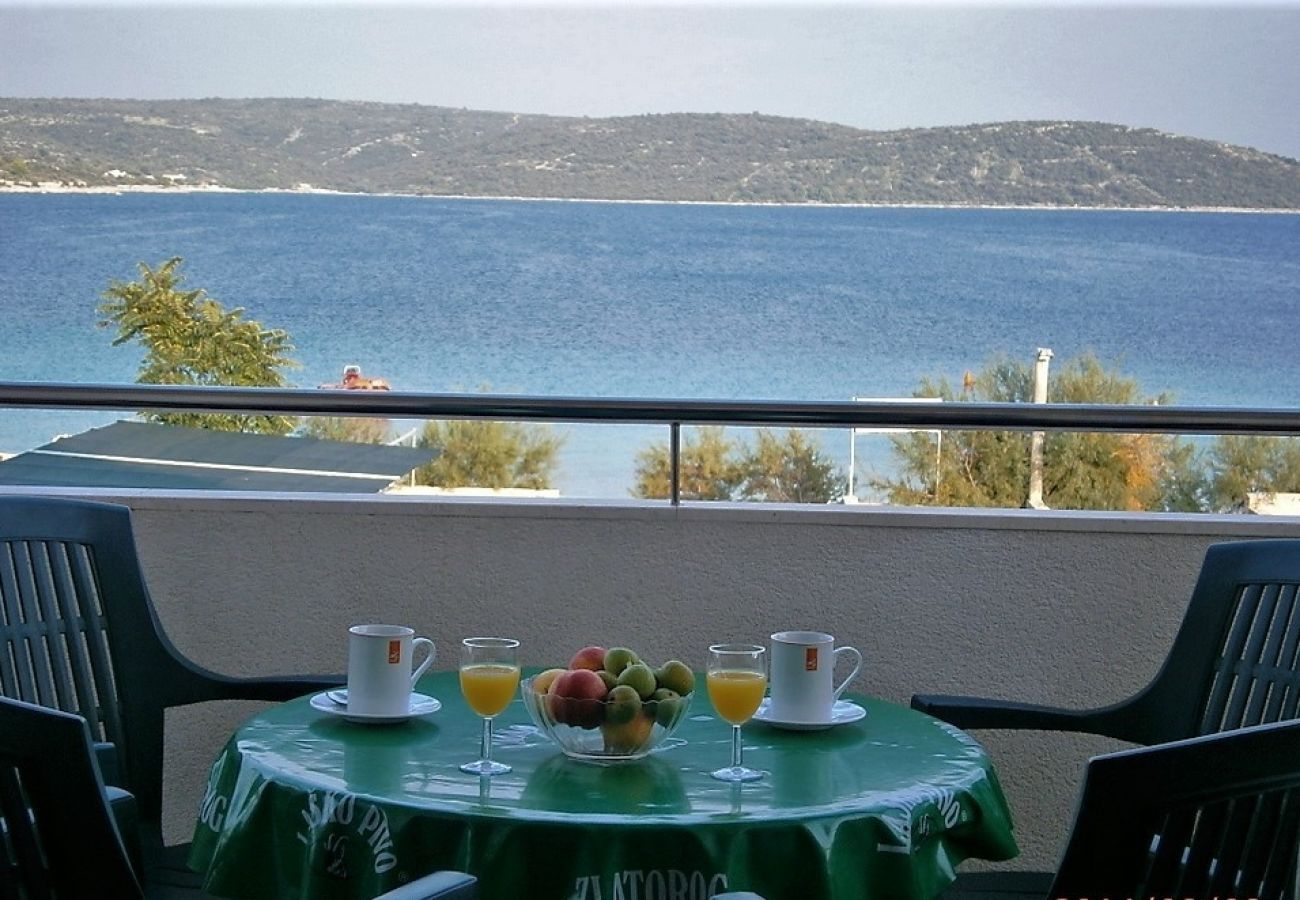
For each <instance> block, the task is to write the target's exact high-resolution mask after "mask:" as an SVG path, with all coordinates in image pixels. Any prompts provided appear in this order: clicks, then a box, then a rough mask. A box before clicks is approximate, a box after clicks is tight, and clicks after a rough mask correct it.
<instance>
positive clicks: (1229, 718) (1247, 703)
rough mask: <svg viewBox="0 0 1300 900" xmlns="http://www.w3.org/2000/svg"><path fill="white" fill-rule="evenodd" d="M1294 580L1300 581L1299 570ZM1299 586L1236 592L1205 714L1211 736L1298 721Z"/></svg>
mask: <svg viewBox="0 0 1300 900" xmlns="http://www.w3.org/2000/svg"><path fill="white" fill-rule="evenodd" d="M1294 577H1296V578H1298V579H1300V571H1297V572H1296V573H1295V575H1294ZM1297 587H1300V586H1298V585H1297V584H1294V583H1291V584H1278V583H1271V584H1270V583H1251V584H1243V585H1240V586H1239V587H1238V588H1237V591H1236V597H1235V600H1236V602H1235V603H1234V609H1233V615H1232V618H1231V620H1230V623H1229V625H1228V629H1227V634H1226V639H1225V641H1224V644H1223V651H1222V653H1221V654H1220V655H1219V658H1218V659H1217V660H1216V662H1215V665H1214V675H1213V679H1212V681H1211V684H1210V689H1209V691H1208V692H1207V696H1206V701H1205V708H1204V710H1203V711H1202V714H1201V723H1200V733H1201V734H1211V733H1213V732H1216V731H1227V730H1228V729H1231V728H1242V727H1244V726H1247V725H1260V724H1263V723H1265V722H1277V721H1279V720H1281V719H1292V718H1295V717H1296V708H1297V705H1300V671H1297V649H1298V648H1300V609H1297Z"/></svg>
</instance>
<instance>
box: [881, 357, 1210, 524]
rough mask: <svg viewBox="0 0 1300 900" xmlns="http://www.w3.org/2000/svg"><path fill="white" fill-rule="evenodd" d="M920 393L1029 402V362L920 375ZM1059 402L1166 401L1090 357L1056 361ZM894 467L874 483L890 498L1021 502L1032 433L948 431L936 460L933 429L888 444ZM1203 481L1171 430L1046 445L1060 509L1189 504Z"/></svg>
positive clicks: (1072, 436) (1075, 436)
mask: <svg viewBox="0 0 1300 900" xmlns="http://www.w3.org/2000/svg"><path fill="white" fill-rule="evenodd" d="M916 396H918V397H942V398H943V399H944V400H945V401H957V402H960V401H983V402H996V403H1027V402H1030V401H1031V400H1032V398H1033V369H1032V367H1031V366H1029V365H1027V364H1024V363H1020V362H1017V361H1014V360H1010V359H1007V358H1005V357H1003V358H999V359H997V360H995V361H994V362H993V363H991V364H990V365H989V366H987V367H986V368H985V369H984V370H983V371H981V372H980V373H979V374H978V375H976V376H975V377H974V379H973V381H969V382H967V383H965V384H963V389H962V391H961V392H960V393H957V392H956V391H954V390H953V389H952V387H951V385H950V383H949V382H948V381H947V379H939V380H938V381H932V380H930V379H926V380H923V381H922V383H921V387H920V388H919V389H918V391H917V392H916ZM1048 399H1049V400H1051V401H1052V402H1057V403H1114V404H1141V403H1167V402H1168V397H1165V396H1161V397H1156V398H1146V397H1143V395H1142V391H1141V387H1140V386H1139V384H1138V383H1137V381H1135V380H1134V379H1131V378H1128V377H1126V376H1124V375H1122V374H1120V373H1119V372H1116V371H1112V370H1109V369H1107V368H1106V367H1105V366H1103V365H1102V364H1101V362H1100V361H1099V360H1097V358H1096V357H1095V356H1093V355H1092V354H1084V355H1083V356H1080V357H1078V358H1076V359H1073V360H1069V361H1067V362H1065V363H1064V364H1062V365H1060V366H1059V367H1058V369H1057V372H1056V373H1055V375H1054V376H1053V378H1052V382H1051V384H1050V386H1049V391H1048ZM892 443H893V449H894V454H895V458H896V460H897V461H898V463H899V465H898V467H897V468H898V474H897V475H896V476H894V477H892V478H884V479H878V480H876V481H874V482H873V486H874V487H875V488H877V489H878V490H881V491H882V492H883V493H884V494H885V496H886V497H887V499H888V500H889V501H890V502H891V503H899V504H912V505H936V506H985V507H1016V506H1023V505H1024V503H1025V501H1026V499H1027V497H1028V489H1029V443H1030V435H1029V434H1028V433H1026V432H989V431H956V432H944V433H943V436H942V442H941V443H942V449H941V453H940V455H939V461H938V465H937V467H936V461H935V444H934V438H933V436H932V435H930V434H928V433H925V432H916V433H910V434H906V435H902V436H899V437H896V438H894V439H893V441H892ZM1201 493H1202V486H1201V482H1200V478H1199V475H1198V472H1197V463H1196V458H1195V452H1194V448H1193V447H1192V446H1191V445H1190V444H1188V443H1186V442H1185V441H1182V440H1180V439H1178V438H1177V437H1174V436H1170V435H1156V434H1128V435H1124V434H1109V433H1079V432H1049V433H1048V434H1047V435H1046V436H1045V440H1044V446H1043V499H1044V502H1045V503H1046V504H1047V505H1048V506H1049V507H1053V508H1058V509H1114V510H1143V509H1151V510H1170V509H1179V510H1189V509H1196V508H1198V507H1199V502H1200V496H1201Z"/></svg>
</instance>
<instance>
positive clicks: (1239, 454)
mask: <svg viewBox="0 0 1300 900" xmlns="http://www.w3.org/2000/svg"><path fill="white" fill-rule="evenodd" d="M1208 457H1209V458H1208V461H1207V465H1206V468H1207V470H1208V471H1207V474H1206V481H1207V482H1208V487H1207V489H1206V493H1207V495H1208V506H1209V508H1210V509H1211V510H1213V511H1215V512H1239V511H1241V510H1244V509H1246V508H1247V506H1248V503H1249V495H1250V494H1252V493H1260V494H1276V493H1280V492H1284V491H1285V492H1295V491H1300V439H1297V438H1278V437H1255V436H1251V435H1222V436H1220V437H1219V438H1218V439H1217V440H1215V442H1214V445H1213V446H1212V447H1211V448H1210V451H1209V453H1208Z"/></svg>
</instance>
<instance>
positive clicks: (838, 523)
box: [97, 494, 1300, 868]
mask: <svg viewBox="0 0 1300 900" xmlns="http://www.w3.org/2000/svg"><path fill="white" fill-rule="evenodd" d="M97 496H98V497H100V498H101V499H111V500H120V501H122V502H126V503H128V504H130V505H131V506H132V507H133V508H134V510H135V523H136V528H137V532H138V540H139V543H140V546H141V552H142V555H143V558H144V565H145V568H146V574H147V577H148V580H149V584H150V586H151V590H152V593H153V597H154V601H155V603H156V604H157V607H158V610H159V614H160V616H161V618H162V620H163V623H164V626H165V627H166V629H167V631H168V633H169V634H170V635H171V637H172V638H173V640H174V641H175V643H176V644H177V645H178V646H179V647H180V648H181V650H182V651H183V652H185V653H186V654H187V655H189V656H190V657H192V658H193V659H195V660H197V661H198V662H200V663H202V664H204V665H207V666H210V667H212V668H214V669H218V670H220V671H224V672H229V673H234V674H269V673H275V672H341V671H343V670H344V669H345V667H346V640H345V630H346V628H347V627H348V626H349V625H352V624H356V623H358V622H363V621H382V622H393V623H404V624H409V625H411V626H413V627H414V628H415V629H416V630H417V632H418V633H421V634H426V635H428V636H430V637H432V638H433V639H434V640H435V641H436V642H437V644H438V648H439V657H438V662H437V666H439V667H442V668H451V667H454V666H455V664H456V649H457V647H456V644H457V641H458V640H459V639H460V638H461V637H464V636H467V635H475V634H507V635H510V636H515V637H518V638H520V639H521V640H522V641H523V647H522V657H523V662H524V663H525V664H528V665H534V664H535V665H554V664H558V663H561V662H563V661H564V660H565V659H566V658H567V656H568V654H569V653H570V652H571V651H572V650H575V649H577V648H578V647H580V646H582V645H584V644H588V643H618V644H624V643H625V644H629V645H631V646H633V647H635V648H637V649H638V650H640V651H642V652H643V653H644V654H645V655H647V656H648V657H649V658H651V659H662V658H668V657H673V656H677V657H681V658H682V659H685V660H687V661H689V662H690V663H692V664H693V665H694V666H696V667H697V668H702V667H703V665H704V659H705V648H706V646H707V645H708V644H709V643H710V642H712V641H715V640H753V641H764V640H766V638H767V635H768V634H770V633H771V632H773V631H776V630H780V629H785V628H811V629H820V630H825V631H830V632H833V633H834V634H835V635H836V636H837V638H839V640H840V641H841V642H844V643H850V644H853V645H855V646H857V647H859V648H860V649H861V650H862V652H863V655H864V656H865V659H866V662H865V665H864V668H863V672H862V674H861V676H860V677H859V679H858V680H857V682H856V683H855V685H854V690H857V691H862V692H866V693H870V694H875V695H878V696H881V697H885V698H888V699H891V700H896V701H898V702H901V703H905V702H906V701H907V699H908V697H909V696H910V695H911V694H912V693H914V692H956V693H979V694H989V695H993V696H1001V697H1007V698H1014V699H1018V700H1025V701H1033V702H1042V703H1059V704H1066V705H1078V706H1091V705H1099V704H1104V703H1107V702H1111V701H1114V700H1117V699H1120V698H1122V697H1124V696H1126V695H1127V694H1129V693H1130V692H1132V691H1133V690H1135V689H1137V688H1138V687H1140V686H1141V685H1142V684H1144V683H1145V682H1146V681H1147V680H1148V679H1149V678H1150V677H1151V676H1152V675H1153V674H1154V672H1155V670H1156V669H1157V667H1158V666H1159V664H1160V662H1161V661H1162V660H1163V658H1164V655H1165V652H1166V650H1167V648H1168V646H1169V643H1170V641H1171V639H1172V637H1173V634H1174V631H1175V629H1176V627H1177V625H1178V622H1179V620H1180V618H1181V616H1182V612H1183V608H1184V605H1185V603H1186V600H1187V597H1188V595H1189V592H1190V590H1191V587H1192V584H1193V582H1194V580H1195V578H1196V574H1197V571H1198V570H1199V567H1200V561H1201V557H1202V554H1203V553H1204V550H1205V548H1206V546H1207V545H1209V544H1211V543H1213V542H1215V541H1220V540H1232V539H1241V538H1251V537H1300V518H1264V517H1246V516H1233V517H1219V516H1190V517H1184V516H1172V515H1151V514H1134V515H1121V514H1106V513H1066V512H1037V511H1026V510H1011V511H996V512H991V511H957V510H898V509H881V508H870V507H816V508H809V507H777V506H766V505H730V504H727V505H722V504H718V505H714V504H708V505H690V504H686V505H683V506H682V507H680V508H677V509H674V508H671V507H669V506H667V505H648V504H640V503H633V502H627V503H619V502H611V503H600V504H596V503H580V502H568V501H562V500H556V501H530V502H501V501H495V500H449V499H444V500H436V501H431V500H428V499H400V498H380V499H373V498H338V497H323V496H299V497H273V498H268V497H251V496H232V495H224V496H212V495H199V494H196V495H172V496H162V495H158V494H148V495H143V494H141V495H122V494H99V495H97ZM446 699H448V698H444V700H446ZM450 701H451V702H457V700H456V698H450ZM250 711H251V710H250V708H249V707H248V706H247V705H244V704H232V705H229V706H223V707H222V708H219V709H215V710H213V709H203V710H188V711H182V712H178V713H176V714H175V715H173V716H172V717H171V718H170V719H169V724H168V727H169V745H168V746H169V756H168V763H167V766H168V768H167V780H168V782H167V783H168V791H169V796H168V801H167V806H168V816H169V823H170V826H169V827H170V831H171V834H172V837H173V838H176V839H180V838H185V837H187V836H188V829H189V827H190V824H191V823H192V821H193V813H194V810H195V809H196V807H197V803H198V797H199V792H200V791H201V787H202V784H203V780H204V777H205V775H206V768H207V765H208V763H209V762H210V761H211V759H212V756H213V754H214V753H215V751H216V749H217V748H218V747H219V746H220V743H221V741H222V740H223V739H224V738H225V737H226V736H227V735H228V733H229V731H230V730H231V728H233V727H234V725H235V724H236V723H237V722H238V721H239V719H240V718H241V717H242V716H244V715H247V714H248V713H249V712H250ZM865 727H867V728H870V727H871V723H870V722H869V721H868V722H867V723H866V726H865ZM977 737H979V738H980V739H981V740H982V741H984V743H985V744H986V746H987V747H988V749H989V751H990V753H991V754H992V756H993V759H994V760H995V762H996V764H997V767H998V772H999V774H1000V776H1001V778H1002V781H1003V785H1004V787H1005V789H1006V791H1007V795H1008V797H1009V799H1010V801H1011V804H1012V808H1013V810H1014V812H1015V816H1016V820H1017V829H1018V838H1019V841H1020V844H1021V846H1022V848H1023V855H1022V857H1021V859H1020V860H1018V861H1017V862H1016V863H1015V864H1014V867H1039V868H1044V867H1050V866H1052V865H1054V864H1055V861H1056V858H1057V854H1058V852H1059V848H1060V845H1061V842H1062V841H1063V839H1064V836H1065V829H1066V826H1067V825H1068V823H1069V821H1070V819H1071V815H1072V810H1073V805H1074V801H1075V796H1076V791H1077V789H1078V775H1079V773H1080V769H1081V765H1082V763H1083V761H1084V759H1085V758H1086V757H1087V756H1088V755H1090V754H1093V753H1097V752H1104V751H1106V750H1109V749H1113V748H1114V747H1115V746H1116V745H1115V743H1114V742H1112V741H1107V740H1103V739H1092V738H1086V737H1078V736H1061V735H1044V734H1039V733H1009V732H1008V733H993V732H983V733H979V734H977ZM723 746H724V745H723V744H721V743H720V744H719V748H722V747H723ZM476 749H477V748H476V747H475V746H470V745H468V744H467V746H466V748H465V750H466V754H467V758H469V756H470V755H472V754H473V753H474V751H475V750H476ZM863 764H864V765H869V764H870V763H869V760H865V759H864V762H863Z"/></svg>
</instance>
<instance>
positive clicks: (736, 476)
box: [632, 427, 744, 500]
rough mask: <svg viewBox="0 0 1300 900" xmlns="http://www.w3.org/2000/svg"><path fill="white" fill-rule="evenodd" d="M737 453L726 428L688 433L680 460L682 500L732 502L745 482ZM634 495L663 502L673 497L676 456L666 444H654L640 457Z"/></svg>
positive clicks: (711, 428)
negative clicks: (734, 495)
mask: <svg viewBox="0 0 1300 900" xmlns="http://www.w3.org/2000/svg"><path fill="white" fill-rule="evenodd" d="M735 449H736V445H735V443H734V442H733V441H732V440H731V439H730V438H728V437H727V435H726V430H725V429H723V428H718V427H704V428H697V429H694V430H692V431H688V432H687V433H686V435H685V436H684V437H683V438H682V446H681V458H680V460H679V462H680V466H681V471H680V472H679V473H678V481H679V486H680V493H681V498H682V499H683V500H730V499H731V498H732V495H733V494H734V493H735V492H736V490H737V489H738V488H739V487H740V483H741V481H742V480H743V479H744V476H743V474H742V473H741V471H740V469H739V466H738V465H737V461H736V460H735V459H734V453H735ZM632 495H633V496H634V497H643V498H646V499H659V500H663V499H667V498H668V497H671V496H672V456H671V454H670V452H669V448H668V445H667V444H666V443H655V444H651V445H650V446H649V447H647V448H645V449H644V450H642V451H640V452H639V453H638V454H637V463H636V485H635V486H634V487H633V489H632Z"/></svg>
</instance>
